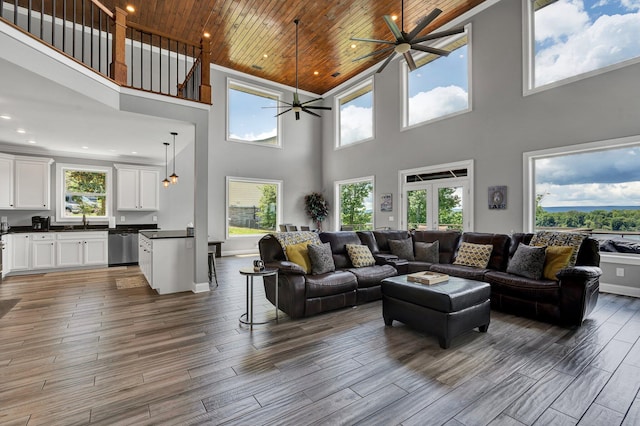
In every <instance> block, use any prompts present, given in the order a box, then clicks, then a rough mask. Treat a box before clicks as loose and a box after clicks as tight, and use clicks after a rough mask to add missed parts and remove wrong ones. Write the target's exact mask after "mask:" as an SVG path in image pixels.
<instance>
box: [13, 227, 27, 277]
mask: <svg viewBox="0 0 640 426" xmlns="http://www.w3.org/2000/svg"><path fill="white" fill-rule="evenodd" d="M9 245H10V248H9V250H11V264H10V265H11V271H26V270H28V269H29V268H30V267H31V253H30V250H31V235H30V234H13V235H11V238H10V242H9Z"/></svg>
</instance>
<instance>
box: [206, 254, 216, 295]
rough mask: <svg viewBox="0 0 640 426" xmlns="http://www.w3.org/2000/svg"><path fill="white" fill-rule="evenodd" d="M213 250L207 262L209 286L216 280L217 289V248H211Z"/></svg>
mask: <svg viewBox="0 0 640 426" xmlns="http://www.w3.org/2000/svg"><path fill="white" fill-rule="evenodd" d="M210 247H213V249H211V248H210V249H209V252H208V256H207V261H208V263H209V284H211V282H212V280H213V279H215V280H216V287H218V274H217V273H216V246H210Z"/></svg>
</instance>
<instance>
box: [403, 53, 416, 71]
mask: <svg viewBox="0 0 640 426" xmlns="http://www.w3.org/2000/svg"><path fill="white" fill-rule="evenodd" d="M403 56H404V60H405V61H407V65H409V69H410V70H411V71H415V69H416V68H417V67H416V63H415V61H414V60H413V56H411V52H404V53H403Z"/></svg>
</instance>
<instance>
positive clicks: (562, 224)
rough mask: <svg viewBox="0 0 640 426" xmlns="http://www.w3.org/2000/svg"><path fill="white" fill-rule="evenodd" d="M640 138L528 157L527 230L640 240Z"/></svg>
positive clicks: (576, 147) (605, 142) (555, 150)
mask: <svg viewBox="0 0 640 426" xmlns="http://www.w3.org/2000/svg"><path fill="white" fill-rule="evenodd" d="M639 158H640V138H639V137H633V138H624V139H618V140H613V141H603V142H596V143H589V144H583V145H580V146H575V145H574V146H572V147H571V148H560V149H552V150H545V151H537V152H531V153H525V166H526V170H525V183H526V185H527V191H528V194H527V197H525V202H526V205H525V212H526V213H527V216H526V217H527V220H526V222H525V229H527V230H540V229H581V230H585V231H588V232H591V233H592V234H593V236H594V237H596V238H612V237H613V238H628V239H631V240H636V241H639V240H640V168H638V166H637V165H638V161H639Z"/></svg>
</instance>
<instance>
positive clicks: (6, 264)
mask: <svg viewBox="0 0 640 426" xmlns="http://www.w3.org/2000/svg"><path fill="white" fill-rule="evenodd" d="M9 272H11V235H9V234H4V235H2V278H4V277H5V276H7V274H8V273H9Z"/></svg>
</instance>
